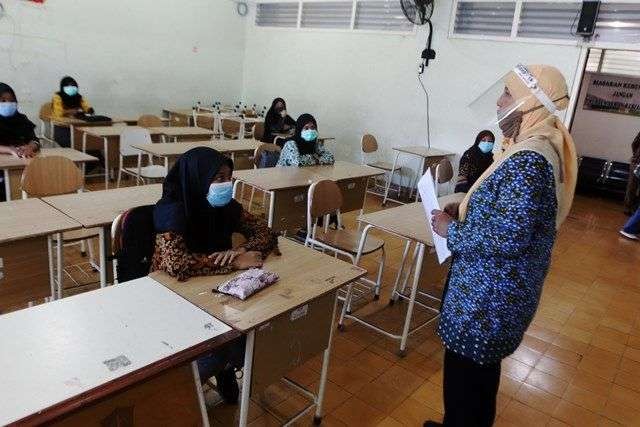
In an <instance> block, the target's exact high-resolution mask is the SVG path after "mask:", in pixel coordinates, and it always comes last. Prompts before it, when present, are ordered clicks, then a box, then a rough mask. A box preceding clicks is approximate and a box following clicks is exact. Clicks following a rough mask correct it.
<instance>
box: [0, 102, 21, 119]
mask: <svg viewBox="0 0 640 427" xmlns="http://www.w3.org/2000/svg"><path fill="white" fill-rule="evenodd" d="M16 111H18V103H17V102H0V116H2V117H12V116H13V115H14V114H15V113H16Z"/></svg>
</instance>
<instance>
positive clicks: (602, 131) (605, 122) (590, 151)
mask: <svg viewBox="0 0 640 427" xmlns="http://www.w3.org/2000/svg"><path fill="white" fill-rule="evenodd" d="M591 74H592V73H585V75H584V78H583V79H582V87H581V88H580V97H579V98H578V105H577V107H576V114H575V115H574V118H573V124H572V126H571V135H572V136H573V138H574V139H575V141H576V150H577V151H578V155H580V156H589V157H598V158H601V159H607V160H614V161H617V162H625V163H627V162H629V159H630V158H631V143H632V142H633V140H634V138H635V137H636V135H637V134H638V132H640V117H636V116H629V115H625V114H613V113H606V112H603V111H594V110H585V109H583V108H582V106H583V105H584V98H585V96H586V93H587V87H588V85H589V80H590V75H591Z"/></svg>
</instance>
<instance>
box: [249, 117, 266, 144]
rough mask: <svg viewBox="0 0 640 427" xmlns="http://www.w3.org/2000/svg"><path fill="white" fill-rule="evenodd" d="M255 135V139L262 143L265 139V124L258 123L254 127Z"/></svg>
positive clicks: (253, 132)
mask: <svg viewBox="0 0 640 427" xmlns="http://www.w3.org/2000/svg"><path fill="white" fill-rule="evenodd" d="M251 133H252V134H253V139H255V140H256V141H262V139H263V138H264V123H263V122H258V123H255V124H254V125H253V129H252V130H251Z"/></svg>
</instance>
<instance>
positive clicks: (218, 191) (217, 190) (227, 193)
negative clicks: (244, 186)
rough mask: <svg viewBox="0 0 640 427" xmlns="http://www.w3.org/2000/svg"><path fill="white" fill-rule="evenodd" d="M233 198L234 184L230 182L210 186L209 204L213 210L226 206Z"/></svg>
mask: <svg viewBox="0 0 640 427" xmlns="http://www.w3.org/2000/svg"><path fill="white" fill-rule="evenodd" d="M232 196H233V184H232V183H231V181H229V182H214V183H213V184H211V185H210V186H209V192H208V193H207V202H209V204H210V205H211V207H213V208H219V207H222V206H226V205H228V204H229V202H230V201H231V198H232Z"/></svg>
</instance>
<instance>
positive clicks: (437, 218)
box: [431, 210, 453, 237]
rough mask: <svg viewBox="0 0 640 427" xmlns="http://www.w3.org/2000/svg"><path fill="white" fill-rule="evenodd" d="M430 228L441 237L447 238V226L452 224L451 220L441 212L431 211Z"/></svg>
mask: <svg viewBox="0 0 640 427" xmlns="http://www.w3.org/2000/svg"><path fill="white" fill-rule="evenodd" d="M431 215H433V216H432V217H431V228H433V231H434V232H435V233H436V234H438V235H439V236H442V237H447V235H448V234H449V224H451V222H453V218H451V216H450V215H449V214H448V213H446V212H443V211H439V210H433V211H431Z"/></svg>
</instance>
